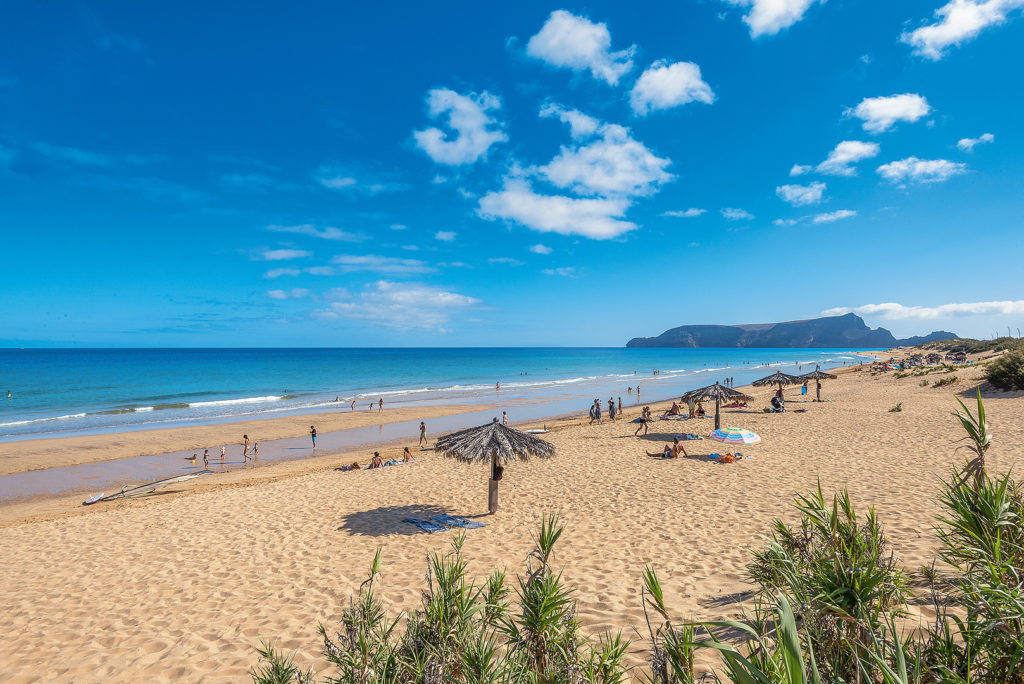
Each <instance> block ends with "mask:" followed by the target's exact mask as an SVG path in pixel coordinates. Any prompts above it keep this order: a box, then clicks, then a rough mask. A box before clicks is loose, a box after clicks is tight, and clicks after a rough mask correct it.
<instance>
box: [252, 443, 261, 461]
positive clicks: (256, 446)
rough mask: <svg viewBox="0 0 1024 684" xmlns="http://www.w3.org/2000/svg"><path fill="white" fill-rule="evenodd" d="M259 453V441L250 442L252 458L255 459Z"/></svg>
mask: <svg viewBox="0 0 1024 684" xmlns="http://www.w3.org/2000/svg"><path fill="white" fill-rule="evenodd" d="M259 455H260V443H259V441H258V440H253V442H252V460H254V461H255V460H256V457H257V456H259Z"/></svg>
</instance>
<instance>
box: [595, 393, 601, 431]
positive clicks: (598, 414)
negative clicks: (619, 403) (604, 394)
mask: <svg viewBox="0 0 1024 684" xmlns="http://www.w3.org/2000/svg"><path fill="white" fill-rule="evenodd" d="M594 418H596V419H597V424H598V425H600V424H601V400H600V399H595V400H594Z"/></svg>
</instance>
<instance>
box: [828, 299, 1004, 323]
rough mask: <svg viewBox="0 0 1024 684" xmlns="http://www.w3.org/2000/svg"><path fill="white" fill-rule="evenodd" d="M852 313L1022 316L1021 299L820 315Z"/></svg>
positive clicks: (881, 306)
mask: <svg viewBox="0 0 1024 684" xmlns="http://www.w3.org/2000/svg"><path fill="white" fill-rule="evenodd" d="M851 312H853V313H859V314H864V315H869V316H879V317H881V318H885V319H889V320H903V319H908V318H921V319H933V318H961V317H966V316H1020V315H1024V300H1003V301H992V302H964V303H956V304H940V305H939V306H904V305H903V304H898V303H896V302H885V303H883V304H865V305H863V306H855V307H845V306H843V307H836V308H834V309H827V310H826V311H822V312H821V313H822V315H823V316H835V315H839V314H847V313H851Z"/></svg>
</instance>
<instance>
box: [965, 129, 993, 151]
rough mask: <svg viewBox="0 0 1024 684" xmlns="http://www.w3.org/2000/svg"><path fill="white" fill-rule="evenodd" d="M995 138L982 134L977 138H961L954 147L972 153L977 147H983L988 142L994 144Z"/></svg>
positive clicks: (988, 134)
mask: <svg viewBox="0 0 1024 684" xmlns="http://www.w3.org/2000/svg"><path fill="white" fill-rule="evenodd" d="M995 140H996V136H994V135H992V134H991V133H982V134H981V135H980V136H979V137H977V138H961V139H960V140H958V141H957V143H956V146H957V147H959V148H960V149H961V150H963V151H964V152H973V151H974V148H975V147H976V146H977V145H983V144H986V143H990V142H995Z"/></svg>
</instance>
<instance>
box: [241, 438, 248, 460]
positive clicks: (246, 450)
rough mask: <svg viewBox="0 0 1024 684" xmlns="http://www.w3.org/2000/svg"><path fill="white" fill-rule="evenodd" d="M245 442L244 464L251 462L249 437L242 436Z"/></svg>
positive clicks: (243, 450) (243, 449)
mask: <svg viewBox="0 0 1024 684" xmlns="http://www.w3.org/2000/svg"><path fill="white" fill-rule="evenodd" d="M242 439H244V440H245V442H243V443H242V447H243V448H242V463H245V462H246V461H248V460H249V435H242Z"/></svg>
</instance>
